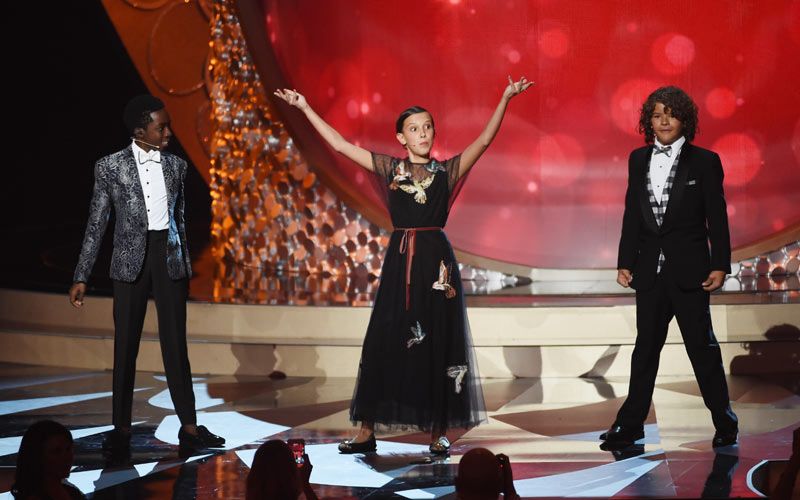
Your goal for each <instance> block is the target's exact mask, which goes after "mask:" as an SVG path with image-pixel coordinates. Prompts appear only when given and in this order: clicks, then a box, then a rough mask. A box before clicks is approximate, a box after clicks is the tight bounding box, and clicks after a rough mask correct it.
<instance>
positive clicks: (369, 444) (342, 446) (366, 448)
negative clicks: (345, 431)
mask: <svg viewBox="0 0 800 500" xmlns="http://www.w3.org/2000/svg"><path fill="white" fill-rule="evenodd" d="M377 449H378V443H376V442H375V434H370V435H369V438H368V439H367V440H366V441H362V442H361V443H354V442H353V440H352V439H345V440H344V441H342V442H341V443H339V453H342V454H344V455H350V454H352V453H369V452H372V451H375V450H377Z"/></svg>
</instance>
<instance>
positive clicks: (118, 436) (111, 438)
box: [103, 429, 131, 466]
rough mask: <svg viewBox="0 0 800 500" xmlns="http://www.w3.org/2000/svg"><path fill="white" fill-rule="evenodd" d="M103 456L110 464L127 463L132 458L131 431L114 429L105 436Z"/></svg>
mask: <svg viewBox="0 0 800 500" xmlns="http://www.w3.org/2000/svg"><path fill="white" fill-rule="evenodd" d="M103 457H104V458H105V459H106V461H107V463H108V465H110V466H116V465H123V464H127V463H128V462H130V460H131V433H130V432H125V431H122V430H119V429H114V430H112V431H111V432H109V433H108V434H106V435H105V437H104V438H103Z"/></svg>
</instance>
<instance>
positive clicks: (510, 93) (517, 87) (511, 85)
mask: <svg viewBox="0 0 800 500" xmlns="http://www.w3.org/2000/svg"><path fill="white" fill-rule="evenodd" d="M533 84H534V82H529V81H528V79H527V78H525V77H524V76H523V77H522V78H521V79H520V81H518V82H515V81H514V80H512V79H511V76H509V77H508V86H507V87H506V89H505V90H504V91H503V99H511V98H512V97H514V96H515V95H517V94H521V93H523V92H525V91H526V90H528V87H530V86H531V85H533Z"/></svg>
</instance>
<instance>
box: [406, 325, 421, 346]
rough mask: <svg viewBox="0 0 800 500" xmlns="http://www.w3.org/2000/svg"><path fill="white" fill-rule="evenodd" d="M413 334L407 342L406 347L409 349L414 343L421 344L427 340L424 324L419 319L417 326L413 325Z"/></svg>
mask: <svg viewBox="0 0 800 500" xmlns="http://www.w3.org/2000/svg"><path fill="white" fill-rule="evenodd" d="M411 335H412V337H411V338H410V339H408V342H407V343H406V347H407V348H409V349H411V346H413V345H414V344H421V343H422V341H423V340H425V332H423V331H422V325H420V324H419V321H417V326H412V327H411Z"/></svg>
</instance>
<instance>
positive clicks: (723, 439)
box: [711, 431, 739, 448]
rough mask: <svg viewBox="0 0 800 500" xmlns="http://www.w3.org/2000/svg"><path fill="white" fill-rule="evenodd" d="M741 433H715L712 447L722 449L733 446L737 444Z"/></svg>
mask: <svg viewBox="0 0 800 500" xmlns="http://www.w3.org/2000/svg"><path fill="white" fill-rule="evenodd" d="M738 436H739V433H738V432H737V431H734V432H719V431H717V432H715V433H714V439H713V440H712V441H711V446H712V447H714V448H721V447H723V446H731V445H734V444H736V443H737V442H738V441H737V439H736V438H737V437H738Z"/></svg>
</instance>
